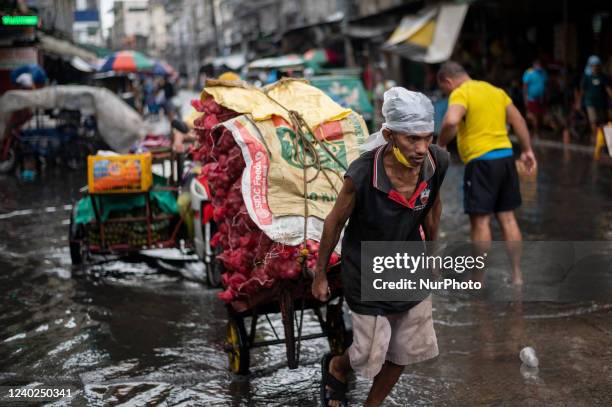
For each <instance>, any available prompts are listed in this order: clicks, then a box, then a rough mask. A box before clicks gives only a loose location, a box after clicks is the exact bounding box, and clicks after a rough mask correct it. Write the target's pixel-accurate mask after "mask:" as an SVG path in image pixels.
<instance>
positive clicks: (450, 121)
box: [438, 61, 537, 283]
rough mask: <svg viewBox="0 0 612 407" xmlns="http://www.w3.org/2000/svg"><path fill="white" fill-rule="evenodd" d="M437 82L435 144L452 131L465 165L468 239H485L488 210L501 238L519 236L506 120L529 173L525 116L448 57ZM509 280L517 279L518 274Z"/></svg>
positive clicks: (518, 196) (443, 142)
mask: <svg viewBox="0 0 612 407" xmlns="http://www.w3.org/2000/svg"><path fill="white" fill-rule="evenodd" d="M438 85H439V86H440V89H442V91H443V92H444V93H446V94H450V97H449V100H448V111H447V112H446V115H445V116H444V120H443V122H442V128H441V130H440V139H439V141H438V144H439V145H440V147H446V145H448V143H450V142H451V141H452V139H453V138H454V137H455V134H456V135H457V146H458V149H459V156H460V157H461V160H462V161H463V162H464V163H465V164H466V167H465V175H464V182H463V190H464V206H465V212H466V213H467V214H468V215H469V216H470V223H471V239H472V241H474V242H489V241H491V215H492V214H495V217H496V218H497V220H498V222H499V224H500V227H501V230H502V233H503V236H504V240H506V241H521V239H522V237H521V231H520V229H519V226H518V224H517V222H516V218H515V217H514V210H515V209H516V208H518V207H519V206H520V205H521V192H520V189H519V179H518V174H517V171H516V166H515V164H514V157H513V156H514V154H513V151H512V143H511V142H510V139H509V138H508V131H507V130H506V123H509V124H510V125H512V128H513V129H514V132H515V133H516V136H517V138H518V141H519V145H520V147H521V151H522V153H521V157H520V160H521V161H522V162H523V163H524V164H525V168H526V169H527V171H528V172H529V173H532V172H533V171H534V170H535V168H536V165H537V164H536V159H535V156H534V154H533V151H532V150H531V143H530V141H529V130H528V129H527V124H526V123H525V119H524V118H523V116H522V115H521V113H520V112H519V111H518V109H517V108H516V107H515V106H514V104H513V103H512V100H511V99H510V97H508V95H507V94H506V92H504V91H503V90H502V89H499V88H497V87H495V86H493V85H491V84H489V83H487V82H483V81H476V80H472V79H471V78H470V76H469V75H468V74H467V72H466V71H465V70H464V69H463V67H462V66H461V65H459V64H458V63H456V62H452V61H449V62H446V63H444V64H443V65H442V66H441V67H440V70H439V71H438ZM516 267H519V266H518V264H517V265H516ZM514 271H515V272H516V271H518V269H517V270H514ZM515 280H516V281H515V282H517V283H520V282H521V281H520V277H519V276H517V278H516V279H515Z"/></svg>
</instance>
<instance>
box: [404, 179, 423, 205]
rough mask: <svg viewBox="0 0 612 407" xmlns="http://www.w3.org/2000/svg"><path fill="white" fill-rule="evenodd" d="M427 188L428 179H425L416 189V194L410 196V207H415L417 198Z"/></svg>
mask: <svg viewBox="0 0 612 407" xmlns="http://www.w3.org/2000/svg"><path fill="white" fill-rule="evenodd" d="M425 188H427V181H423V182H421V183H420V184H419V187H418V188H417V189H416V191H414V194H412V196H411V197H410V200H409V201H408V207H409V208H412V209H414V204H415V203H416V200H417V198H418V197H419V195H421V192H423V190H424V189H425Z"/></svg>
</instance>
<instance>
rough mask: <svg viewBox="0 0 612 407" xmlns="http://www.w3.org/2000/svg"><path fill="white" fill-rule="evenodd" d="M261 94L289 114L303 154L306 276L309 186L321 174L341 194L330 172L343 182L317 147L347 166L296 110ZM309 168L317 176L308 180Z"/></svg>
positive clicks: (297, 149)
mask: <svg viewBox="0 0 612 407" xmlns="http://www.w3.org/2000/svg"><path fill="white" fill-rule="evenodd" d="M261 92H262V93H263V94H264V95H266V97H267V98H268V99H270V100H271V101H272V102H274V103H275V104H277V105H278V106H279V107H280V108H281V109H283V110H285V111H286V112H287V113H288V114H289V119H290V121H291V125H292V127H293V128H294V130H295V134H296V136H297V137H296V138H295V139H294V140H293V149H294V151H295V152H296V153H298V152H300V151H301V154H297V155H298V160H299V162H300V165H301V166H302V170H303V190H304V239H303V249H302V250H301V251H300V257H298V262H300V263H301V264H302V273H303V274H304V275H306V272H307V270H306V267H307V262H306V258H307V257H308V254H309V250H308V249H307V245H306V242H307V240H308V212H309V211H308V184H309V183H311V182H313V181H314V180H316V179H317V178H318V177H319V175H320V174H323V176H324V177H325V179H326V181H327V183H328V184H329V185H330V186H331V188H332V189H333V190H334V192H335V193H336V194H338V193H339V191H338V189H337V188H336V186H335V184H334V182H333V181H332V179H331V178H330V176H329V174H328V172H332V173H333V174H334V175H336V176H337V177H338V178H339V179H340V180H342V175H341V174H339V173H338V171H336V170H334V169H331V168H325V167H323V166H322V165H321V157H320V154H319V152H318V151H317V148H316V147H317V145H318V146H319V147H320V148H321V150H322V151H324V152H325V153H326V154H327V155H328V156H329V157H330V158H331V159H332V160H333V161H335V162H336V163H337V164H338V165H339V166H340V168H342V169H343V170H344V171H346V170H347V168H346V166H345V165H344V163H342V162H341V161H340V160H339V159H338V158H337V157H336V156H335V155H334V154H333V153H332V152H331V151H330V149H329V148H328V147H327V146H326V145H325V141H324V140H319V139H318V138H317V137H316V136H315V132H314V131H313V130H312V128H311V127H310V126H309V125H308V123H306V121H305V120H304V118H303V117H302V115H301V114H300V113H299V112H297V111H295V110H290V109H287V108H286V107H285V106H283V105H282V104H281V103H280V102H278V101H277V100H276V99H274V98H273V97H271V96H270V95H269V94H267V93H266V92H265V91H263V90H261ZM308 135H310V136H311V137H312V140H311V139H310V138H309V137H308ZM300 144H301V149H300ZM309 156H310V158H311V162H308V158H309ZM309 168H314V169H315V170H316V171H315V174H314V175H313V176H312V177H311V178H310V179H308V169H309Z"/></svg>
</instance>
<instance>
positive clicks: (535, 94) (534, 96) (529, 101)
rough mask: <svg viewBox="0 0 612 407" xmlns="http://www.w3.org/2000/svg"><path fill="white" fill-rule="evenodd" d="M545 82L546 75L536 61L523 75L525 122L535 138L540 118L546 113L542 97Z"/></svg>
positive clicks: (537, 133)
mask: <svg viewBox="0 0 612 407" xmlns="http://www.w3.org/2000/svg"><path fill="white" fill-rule="evenodd" d="M547 81H548V74H547V73H546V71H545V70H544V68H542V64H541V63H540V61H539V60H537V59H536V60H535V61H533V65H532V66H531V68H529V69H527V70H526V71H525V73H524V74H523V98H524V100H525V107H526V109H527V120H528V121H529V122H530V123H531V126H532V128H533V132H534V135H535V136H536V137H537V136H538V135H539V132H540V126H541V125H542V117H543V116H544V113H545V111H546V106H545V105H544V96H545V94H546V82H547Z"/></svg>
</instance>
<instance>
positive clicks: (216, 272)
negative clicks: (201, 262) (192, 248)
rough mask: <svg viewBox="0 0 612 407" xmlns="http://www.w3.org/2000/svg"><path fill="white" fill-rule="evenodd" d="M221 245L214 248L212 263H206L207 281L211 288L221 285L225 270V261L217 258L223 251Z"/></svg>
mask: <svg viewBox="0 0 612 407" xmlns="http://www.w3.org/2000/svg"><path fill="white" fill-rule="evenodd" d="M221 250H222V249H221V245H217V247H215V249H214V255H213V258H212V259H211V261H210V263H208V264H206V282H207V283H208V286H209V287H211V288H219V287H221V274H223V273H224V272H225V267H223V263H221V262H220V261H219V260H217V255H218V254H220V253H221Z"/></svg>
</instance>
